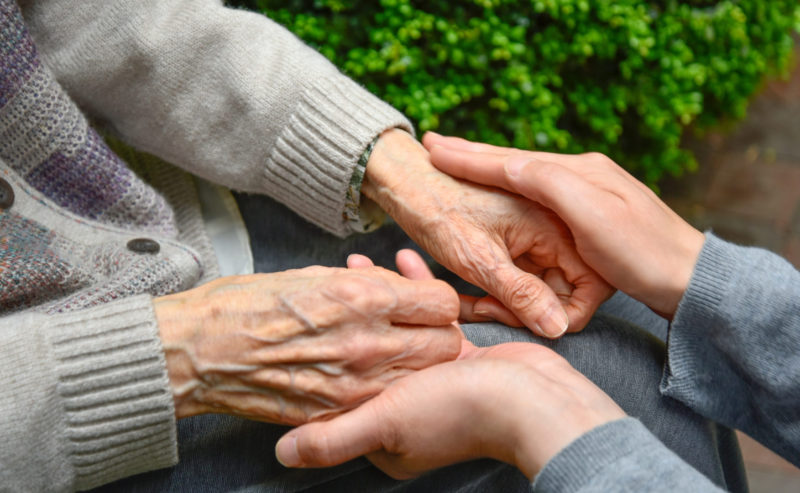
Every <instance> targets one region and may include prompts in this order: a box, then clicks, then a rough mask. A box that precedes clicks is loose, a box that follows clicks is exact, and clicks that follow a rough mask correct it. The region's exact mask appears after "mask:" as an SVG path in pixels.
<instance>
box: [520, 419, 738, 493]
mask: <svg viewBox="0 0 800 493" xmlns="http://www.w3.org/2000/svg"><path fill="white" fill-rule="evenodd" d="M533 491H534V492H542V493H545V492H546V493H560V492H564V493H601V492H605V491H614V492H619V493H647V492H657V491H693V492H697V493H711V492H721V491H723V490H721V489H720V488H719V487H717V486H716V485H715V484H714V483H712V482H711V481H710V480H709V479H708V478H706V477H705V476H703V475H702V474H700V473H699V472H698V471H697V470H696V469H694V468H692V467H691V466H690V465H689V464H687V463H685V462H684V461H682V460H681V459H680V458H679V457H678V456H677V455H675V454H674V453H673V452H672V451H671V450H669V449H668V448H667V447H666V446H665V445H664V444H663V443H661V442H660V441H659V440H658V439H657V438H656V437H655V436H654V435H653V434H652V433H650V432H649V431H648V430H647V428H645V426H644V425H643V424H642V423H640V422H639V421H638V420H636V419H634V418H623V419H620V420H617V421H612V422H611V423H607V424H605V425H602V426H598V427H597V428H595V429H593V430H591V431H589V432H588V433H586V434H584V435H583V436H581V437H579V438H578V439H577V440H575V441H574V442H572V443H571V444H569V445H568V446H567V447H566V448H565V449H564V450H562V451H561V452H559V453H558V454H556V456H555V457H553V458H552V459H551V460H550V461H549V462H548V463H547V464H545V466H544V468H542V470H541V471H540V472H539V474H538V475H537V476H536V478H534V481H533Z"/></svg>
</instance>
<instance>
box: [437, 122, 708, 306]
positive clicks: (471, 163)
mask: <svg viewBox="0 0 800 493" xmlns="http://www.w3.org/2000/svg"><path fill="white" fill-rule="evenodd" d="M423 142H424V144H425V146H426V147H427V148H428V150H429V151H430V152H431V159H432V161H433V163H434V164H435V165H436V166H437V167H438V168H439V169H441V170H443V171H445V172H447V173H449V174H451V175H453V176H456V177H459V178H463V179H466V180H470V181H472V182H475V183H480V184H484V185H489V186H494V187H498V188H502V189H504V190H508V191H511V192H515V193H518V194H521V195H523V196H525V197H527V198H529V199H531V200H534V201H536V202H538V203H540V204H542V205H543V206H545V207H547V208H549V209H551V210H553V211H554V212H555V213H556V214H558V216H559V217H560V218H561V219H562V220H563V221H564V222H565V223H566V224H567V226H568V227H569V229H570V231H571V233H572V237H573V238H574V239H575V244H576V246H577V249H578V252H579V253H580V255H581V257H582V258H583V259H584V260H585V261H586V262H587V263H588V264H589V265H590V266H591V267H592V268H593V269H594V270H595V271H597V272H598V273H599V274H600V275H601V276H603V278H604V279H606V280H607V281H608V282H609V283H611V284H612V285H613V286H614V287H616V288H618V289H620V290H622V291H624V292H626V293H627V294H629V295H630V296H631V297H633V298H636V299H638V300H639V301H641V302H643V303H645V304H646V305H648V306H649V307H650V308H651V309H653V310H654V311H656V312H657V313H659V314H661V315H663V316H665V317H667V318H672V315H673V314H674V313H675V310H676V309H677V307H678V302H679V301H680V299H681V297H682V296H683V293H684V291H685V290H686V287H687V286H688V284H689V278H690V277H691V274H692V271H693V269H694V265H695V263H696V262H697V258H698V256H699V255H700V250H701V249H702V247H703V243H704V241H705V238H704V236H703V234H702V233H701V232H700V231H697V230H696V229H694V228H693V227H692V226H690V225H689V224H688V223H686V221H684V220H683V219H681V217H680V216H678V215H677V214H676V213H675V212H673V211H672V210H671V209H670V208H669V207H667V205H666V204H664V202H662V201H661V200H660V199H659V198H658V197H657V196H656V195H655V194H654V193H653V191H652V190H650V189H649V188H647V187H646V186H645V185H643V184H642V183H641V182H639V181H637V180H636V179H635V178H634V177H632V176H631V175H630V174H628V173H627V172H626V171H625V170H623V169H622V168H620V167H619V166H618V165H617V164H616V163H614V162H613V161H612V160H611V159H609V158H607V157H605V156H603V155H601V154H596V153H594V154H583V155H562V154H551V153H545V152H530V151H521V150H518V149H509V148H504V147H496V146H490V145H486V144H477V143H473V142H468V141H466V140H463V139H458V138H453V137H443V136H441V135H436V134H432V133H429V134H427V135H425V137H424V139H423Z"/></svg>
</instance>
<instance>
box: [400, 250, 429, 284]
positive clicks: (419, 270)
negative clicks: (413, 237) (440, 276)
mask: <svg viewBox="0 0 800 493" xmlns="http://www.w3.org/2000/svg"><path fill="white" fill-rule="evenodd" d="M395 263H396V264H397V270H398V271H400V274H402V275H403V276H405V277H407V278H409V279H414V280H425V279H434V276H433V272H431V270H430V268H429V267H428V264H427V263H426V262H425V259H423V258H422V256H421V255H420V254H419V253H417V252H416V251H414V250H411V249H409V248H404V249H402V250H400V251H398V252H397V255H396V256H395Z"/></svg>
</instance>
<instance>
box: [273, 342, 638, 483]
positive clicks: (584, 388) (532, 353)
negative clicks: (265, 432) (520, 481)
mask: <svg viewBox="0 0 800 493" xmlns="http://www.w3.org/2000/svg"><path fill="white" fill-rule="evenodd" d="M624 416H625V413H624V412H623V411H622V409H620V408H619V406H617V405H616V403H614V401H613V400H611V398H610V397H608V396H607V395H606V394H605V393H603V391H602V390H600V389H599V388H598V387H597V386H595V385H594V384H593V383H592V382H591V381H590V380H589V379H587V378H586V377H584V376H583V375H581V374H580V373H579V372H578V371H577V370H575V369H573V368H572V367H571V366H570V365H569V363H567V361H566V360H565V359H564V358H562V357H561V356H559V355H557V354H556V353H554V352H553V351H552V350H550V349H548V348H546V347H544V346H539V345H537V344H529V343H509V344H502V345H498V346H493V347H490V348H482V349H475V350H474V351H473V352H471V354H469V355H468V356H467V357H465V358H463V359H459V360H458V361H452V362H448V363H443V364H440V365H436V366H433V367H430V368H427V369H425V370H422V371H420V372H417V373H414V374H412V375H409V376H407V377H405V378H403V379H401V380H398V381H396V382H395V383H394V384H392V385H391V386H390V387H389V388H387V389H386V390H385V391H383V393H381V394H380V395H378V396H377V397H375V398H374V399H372V400H370V401H368V402H366V403H364V404H363V405H361V406H360V407H358V408H356V409H354V410H353V411H350V412H348V413H346V414H344V415H342V416H338V417H336V418H334V419H333V420H331V421H326V422H317V423H310V424H307V425H304V426H301V427H299V428H297V429H295V430H292V431H290V432H289V433H287V434H286V435H285V436H284V437H283V438H281V439H280V441H278V443H277V445H276V454H277V457H278V460H280V461H281V462H282V463H283V464H285V465H287V466H290V467H324V466H332V465H336V464H340V463H342V462H345V461H347V460H350V459H353V458H355V457H358V456H360V455H364V454H368V455H367V458H368V459H369V460H370V461H371V462H372V463H373V464H375V465H376V466H377V467H378V468H380V469H381V470H383V471H384V472H386V473H387V474H389V475H390V476H392V477H393V478H396V479H406V478H409V477H413V476H416V475H418V474H420V473H422V472H424V471H428V470H430V469H434V468H437V467H442V466H446V465H449V464H453V463H455V462H461V461H465V460H469V459H474V458H479V457H491V458H494V459H498V460H501V461H504V462H507V463H510V464H513V465H516V466H517V467H518V468H519V469H520V470H521V471H522V472H523V473H525V475H526V476H527V477H528V478H533V477H534V476H535V475H536V474H537V473H538V471H539V470H541V468H542V467H543V466H544V465H545V464H546V463H547V462H548V461H549V460H550V459H551V458H553V457H554V456H555V455H556V454H558V452H560V451H561V450H562V449H563V448H565V447H566V446H567V445H569V444H570V443H571V442H572V441H574V440H575V439H576V438H578V437H580V436H581V435H582V434H584V433H586V432H588V431H590V430H591V429H593V428H595V427H596V426H600V425H602V424H604V423H608V422H610V421H613V420H616V419H619V418H622V417H624Z"/></svg>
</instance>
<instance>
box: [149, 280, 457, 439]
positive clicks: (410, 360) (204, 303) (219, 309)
mask: <svg viewBox="0 0 800 493" xmlns="http://www.w3.org/2000/svg"><path fill="white" fill-rule="evenodd" d="M154 307H155V312H156V318H157V320H158V324H159V329H160V333H161V338H162V340H163V344H164V348H165V351H166V357H167V370H168V373H169V379H170V385H171V387H172V390H173V396H174V399H175V408H176V415H177V416H178V417H179V418H181V417H185V416H192V415H196V414H202V413H227V414H234V415H239V416H244V417H248V418H252V419H258V420H264V421H271V422H275V423H283V424H300V423H304V422H307V421H309V420H312V419H320V418H323V417H328V416H331V415H334V414H336V413H340V412H342V411H345V410H348V409H351V408H353V407H355V406H357V405H358V404H360V403H362V402H364V401H365V400H367V399H369V398H370V397H372V396H374V395H376V394H378V393H379V392H381V391H382V390H383V389H384V388H385V387H386V386H387V385H389V384H390V383H391V382H393V381H394V380H396V379H398V378H400V377H402V376H405V375H408V374H409V373H411V372H413V371H414V370H419V369H422V368H425V367H428V366H430V365H433V364H436V363H440V362H443V361H448V360H452V359H454V358H455V357H456V356H457V355H458V354H459V351H460V348H461V340H462V336H461V334H460V332H459V330H458V329H457V328H456V327H455V326H454V325H453V323H452V322H454V321H455V320H456V317H457V315H458V309H459V305H458V298H457V296H456V294H455V292H454V291H453V289H452V288H451V287H449V286H448V285H447V284H445V283H443V282H441V281H436V280H426V281H412V280H409V279H405V278H403V277H401V276H399V275H398V274H396V273H393V272H390V271H388V270H385V269H381V268H378V267H371V268H365V269H358V270H348V269H336V268H327V267H309V268H305V269H300V270H293V271H286V272H281V273H276V274H255V275H250V276H239V277H227V278H222V279H218V280H216V281H213V282H210V283H208V284H205V285H203V286H200V287H198V288H195V289H192V290H190V291H185V292H182V293H177V294H173V295H170V296H165V297H162V298H157V299H156V300H155V301H154Z"/></svg>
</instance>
